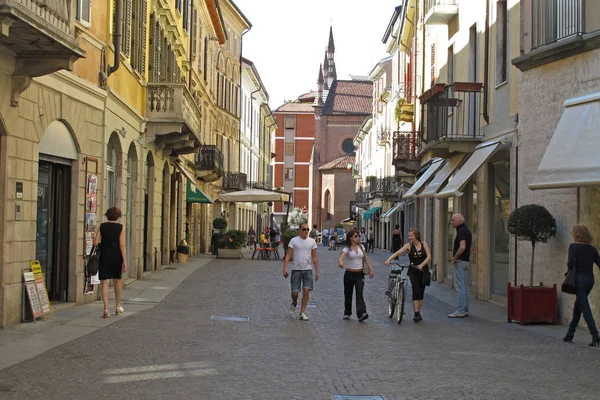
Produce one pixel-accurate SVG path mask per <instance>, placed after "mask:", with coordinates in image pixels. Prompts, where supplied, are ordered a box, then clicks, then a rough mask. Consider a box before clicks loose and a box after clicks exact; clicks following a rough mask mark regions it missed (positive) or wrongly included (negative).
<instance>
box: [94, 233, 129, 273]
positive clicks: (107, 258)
mask: <svg viewBox="0 0 600 400" xmlns="http://www.w3.org/2000/svg"><path fill="white" fill-rule="evenodd" d="M122 230H123V225H121V224H116V223H112V222H104V223H103V224H102V225H100V268H99V278H100V280H101V281H104V280H106V279H121V271H122V268H123V255H122V254H121V247H120V236H121V231H122Z"/></svg>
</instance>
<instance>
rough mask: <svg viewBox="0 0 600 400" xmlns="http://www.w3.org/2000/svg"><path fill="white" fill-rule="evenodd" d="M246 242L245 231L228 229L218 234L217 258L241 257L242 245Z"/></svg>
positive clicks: (246, 235)
mask: <svg viewBox="0 0 600 400" xmlns="http://www.w3.org/2000/svg"><path fill="white" fill-rule="evenodd" d="M247 242H248V234H247V233H246V232H245V231H239V230H230V231H227V232H225V233H224V234H222V235H220V236H219V238H218V240H217V258H230V259H240V258H242V256H243V254H242V247H244V245H245V244H246V243H247Z"/></svg>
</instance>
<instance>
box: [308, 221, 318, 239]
mask: <svg viewBox="0 0 600 400" xmlns="http://www.w3.org/2000/svg"><path fill="white" fill-rule="evenodd" d="M317 236H319V231H318V230H317V225H316V224H315V225H313V228H312V230H311V231H310V233H309V234H308V237H310V238H311V239H314V240H315V241H316V240H317Z"/></svg>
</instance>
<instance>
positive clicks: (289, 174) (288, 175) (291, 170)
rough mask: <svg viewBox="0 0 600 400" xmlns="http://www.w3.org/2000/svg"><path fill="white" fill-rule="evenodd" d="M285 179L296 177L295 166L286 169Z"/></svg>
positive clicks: (289, 179)
mask: <svg viewBox="0 0 600 400" xmlns="http://www.w3.org/2000/svg"><path fill="white" fill-rule="evenodd" d="M285 179H286V180H288V181H291V180H293V179H294V168H286V169H285Z"/></svg>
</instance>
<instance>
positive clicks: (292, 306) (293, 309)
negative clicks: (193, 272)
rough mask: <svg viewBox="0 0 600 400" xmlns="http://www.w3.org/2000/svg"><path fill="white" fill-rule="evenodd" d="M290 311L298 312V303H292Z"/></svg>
mask: <svg viewBox="0 0 600 400" xmlns="http://www.w3.org/2000/svg"><path fill="white" fill-rule="evenodd" d="M290 312H291V313H292V314H296V305H295V304H294V303H292V305H290Z"/></svg>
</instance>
